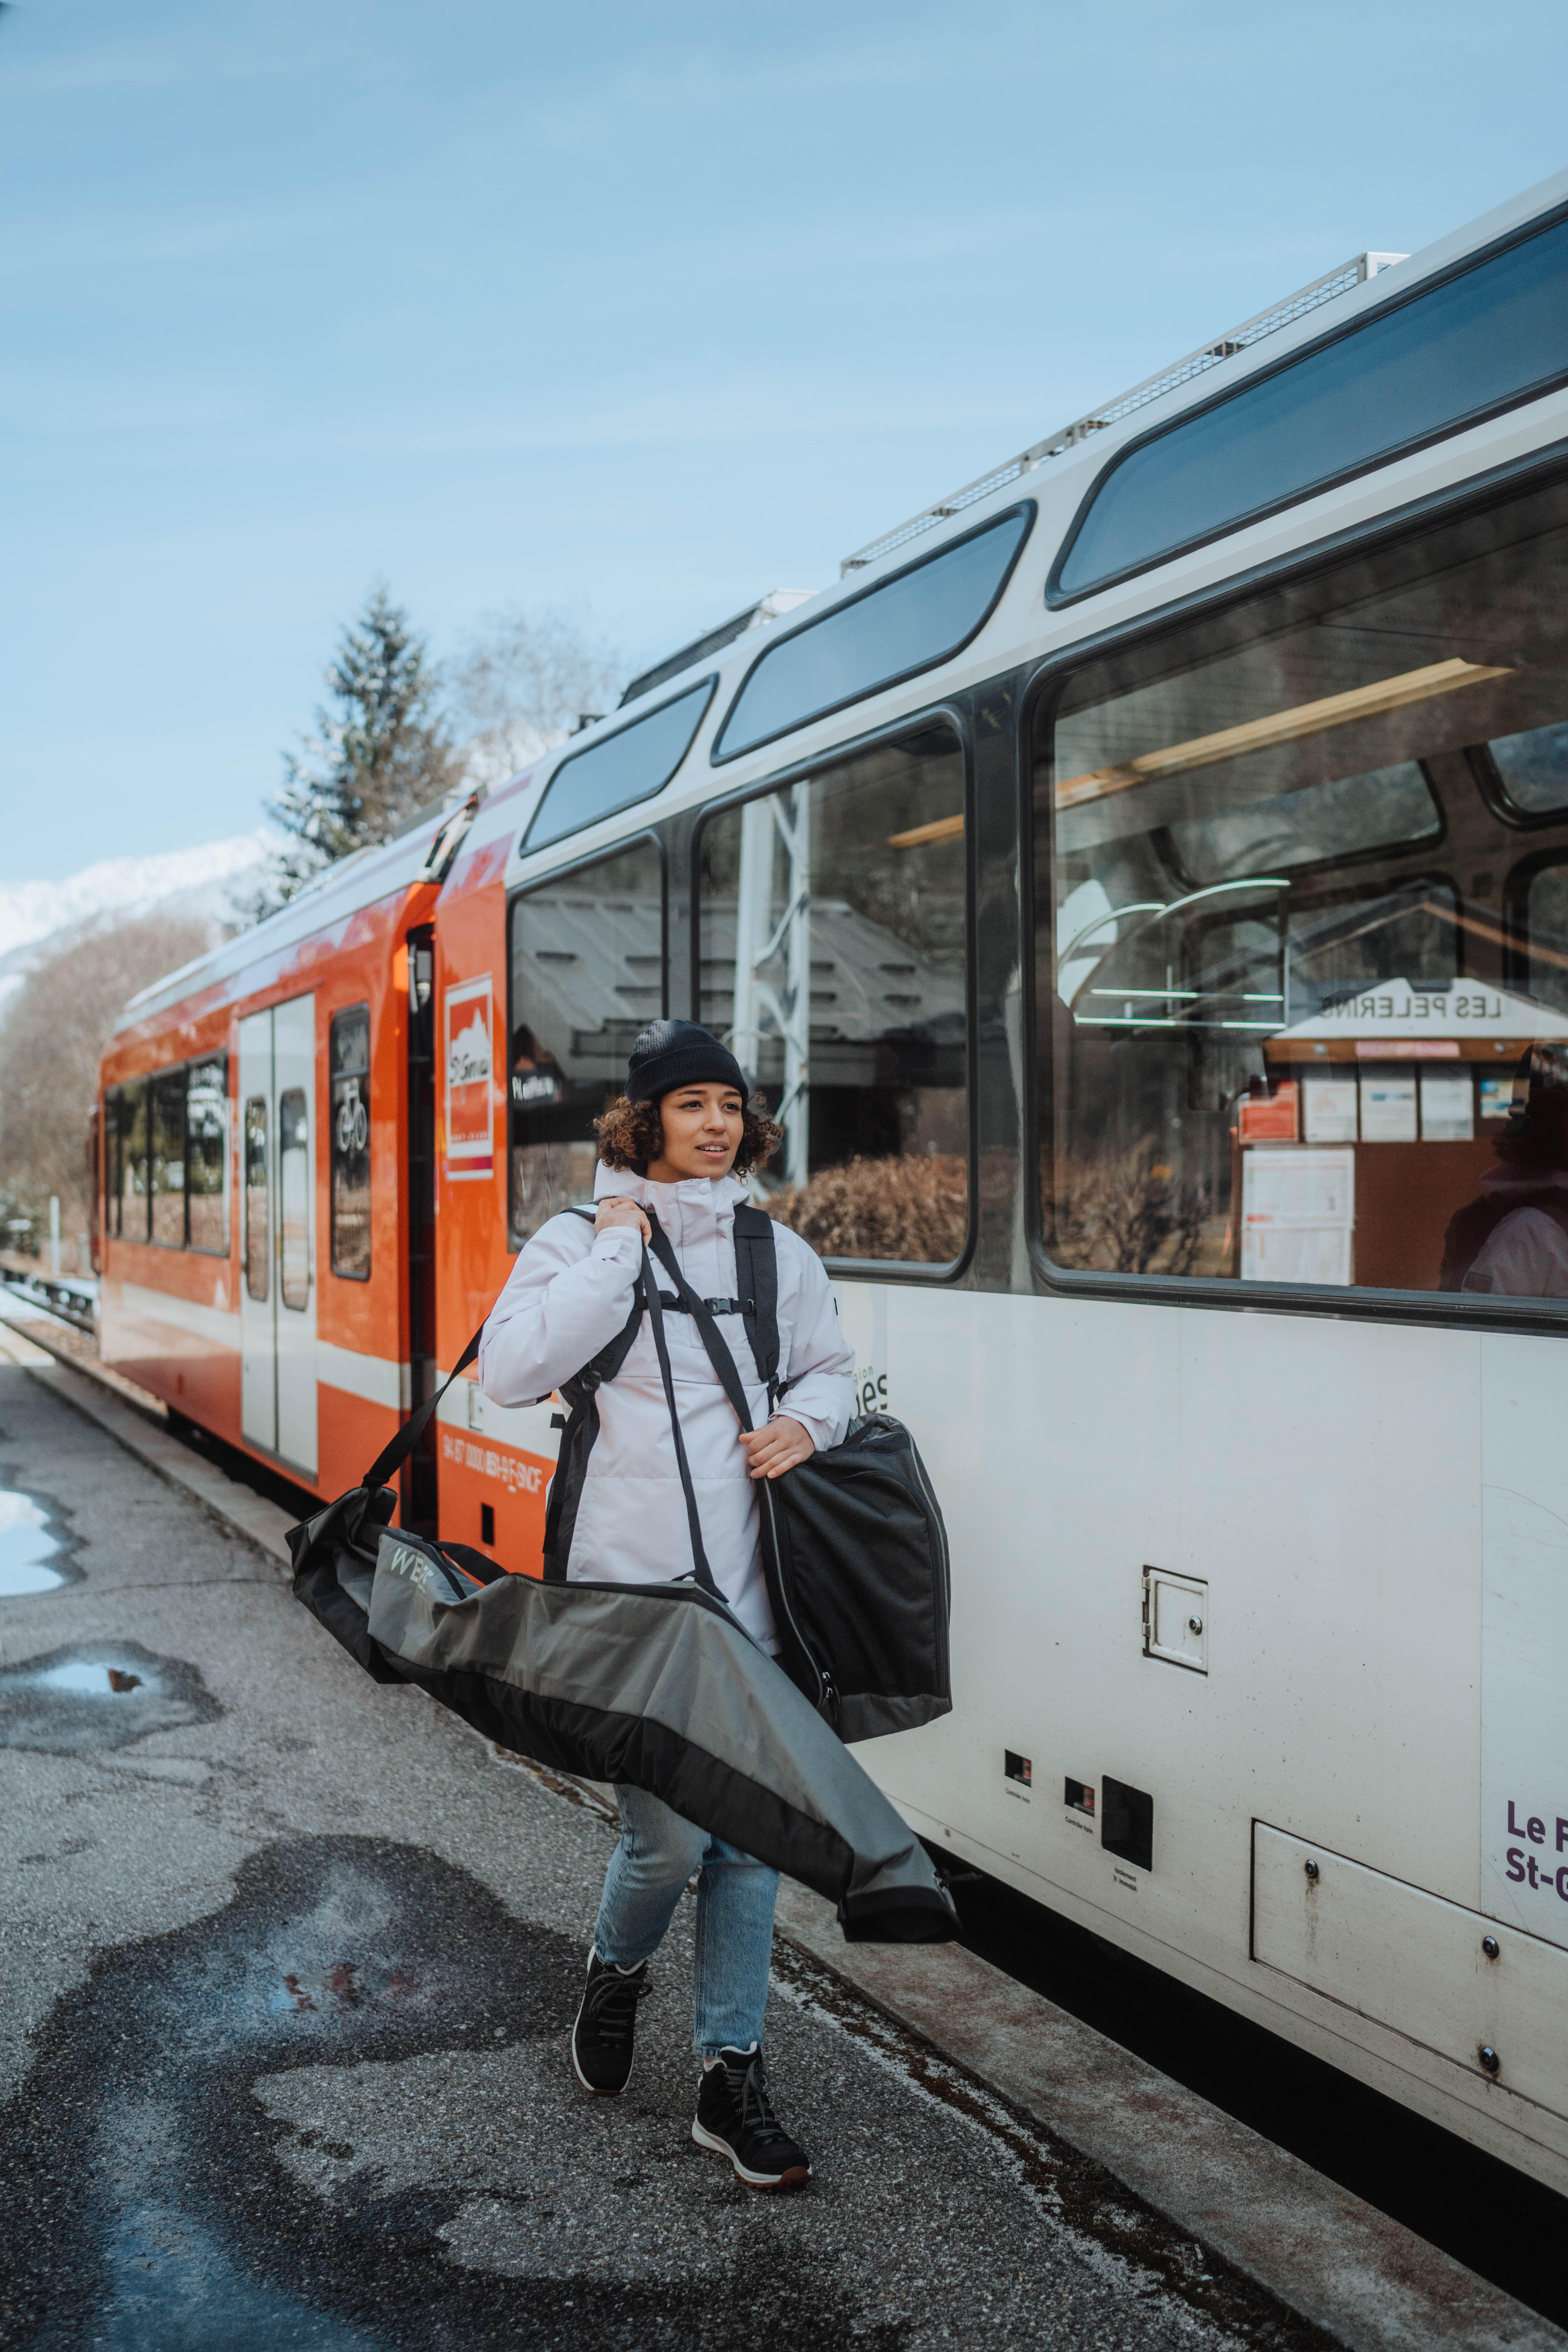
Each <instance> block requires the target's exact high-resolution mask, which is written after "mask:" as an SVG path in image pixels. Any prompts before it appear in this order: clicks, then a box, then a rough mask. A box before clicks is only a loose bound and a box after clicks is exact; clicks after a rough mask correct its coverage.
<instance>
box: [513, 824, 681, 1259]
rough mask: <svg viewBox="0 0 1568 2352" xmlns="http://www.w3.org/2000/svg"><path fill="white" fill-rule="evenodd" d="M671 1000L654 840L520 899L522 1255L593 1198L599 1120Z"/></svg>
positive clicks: (518, 1212)
mask: <svg viewBox="0 0 1568 2352" xmlns="http://www.w3.org/2000/svg"><path fill="white" fill-rule="evenodd" d="M667 1010H668V1007H667V1005H666V1003H665V935H664V861H663V858H662V856H661V855H660V852H659V847H658V843H657V842H656V841H652V840H649V839H647V838H646V837H645V838H644V839H642V840H640V841H634V842H632V843H630V844H629V845H627V846H626V848H624V849H618V850H616V852H615V853H614V854H613V856H609V857H600V858H596V859H595V861H594V863H593V864H592V865H589V866H576V867H574V869H573V870H572V872H570V873H568V874H563V875H559V876H557V877H555V878H554V879H553V880H552V881H550V882H544V883H541V884H540V885H539V886H538V887H537V888H535V889H532V890H525V891H523V892H522V893H521V895H520V896H519V897H518V898H514V899H513V900H512V902H511V1042H510V1053H509V1055H508V1072H507V1097H508V1106H509V1108H508V1117H509V1120H510V1186H509V1192H510V1219H511V1231H512V1238H513V1246H514V1247H516V1248H519V1249H521V1246H522V1244H523V1243H524V1242H525V1241H526V1240H527V1239H528V1236H529V1235H530V1234H533V1233H537V1232H538V1230H539V1228H540V1226H541V1225H542V1223H544V1221H545V1219H546V1218H547V1217H552V1216H555V1215H556V1214H557V1213H559V1212H560V1211H561V1210H563V1209H565V1208H569V1207H570V1206H571V1205H572V1203H573V1202H574V1201H587V1200H591V1199H592V1198H593V1193H594V1171H595V1167H596V1166H597V1164H598V1159H599V1149H598V1144H597V1142H596V1141H595V1135H594V1121H595V1118H597V1117H598V1115H599V1113H600V1112H601V1111H602V1110H603V1109H604V1108H605V1104H606V1103H607V1102H609V1101H612V1100H613V1099H614V1097H616V1095H617V1094H619V1093H620V1091H621V1088H622V1086H623V1085H624V1083H625V1080H626V1056H627V1055H628V1054H629V1053H630V1052H631V1049H632V1045H633V1043H634V1042H635V1040H636V1037H637V1032H638V1030H639V1029H642V1028H643V1027H645V1026H646V1024H647V1023H648V1022H649V1021H657V1020H658V1018H659V1016H660V1015H661V1014H662V1013H665V1012H666V1011H667Z"/></svg>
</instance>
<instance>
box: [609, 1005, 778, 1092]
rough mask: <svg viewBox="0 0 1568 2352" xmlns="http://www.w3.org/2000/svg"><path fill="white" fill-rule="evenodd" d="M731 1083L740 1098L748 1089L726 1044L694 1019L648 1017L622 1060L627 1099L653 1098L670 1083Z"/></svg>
mask: <svg viewBox="0 0 1568 2352" xmlns="http://www.w3.org/2000/svg"><path fill="white" fill-rule="evenodd" d="M710 1080H711V1082H712V1083H713V1084H714V1085H715V1086H720V1087H734V1089H735V1091H736V1093H737V1094H738V1095H739V1096H740V1097H741V1099H742V1102H743V1101H744V1100H745V1098H746V1097H747V1095H748V1094H749V1092H750V1091H751V1089H750V1088H749V1087H748V1086H747V1084H746V1077H745V1073H744V1071H743V1070H742V1067H741V1065H740V1064H739V1062H737V1061H736V1059H735V1056H734V1055H733V1054H731V1051H730V1048H729V1047H728V1045H721V1044H720V1043H719V1040H718V1038H717V1037H715V1035H714V1034H713V1032H712V1031H711V1029H701V1028H699V1026H698V1024H697V1023H696V1022H695V1021H650V1022H649V1023H648V1024H647V1028H646V1029H645V1030H644V1031H643V1033H642V1035H641V1036H640V1037H639V1038H638V1039H637V1044H636V1045H634V1046H633V1047H632V1052H631V1059H630V1061H629V1062H628V1063H627V1064H626V1096H627V1099H628V1100H629V1101H631V1102H635V1103H641V1102H657V1101H658V1098H659V1097H660V1095H667V1094H668V1092H669V1090H670V1088H671V1087H692V1086H701V1085H703V1084H705V1083H706V1082H708V1081H710Z"/></svg>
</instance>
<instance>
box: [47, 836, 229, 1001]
mask: <svg viewBox="0 0 1568 2352" xmlns="http://www.w3.org/2000/svg"><path fill="white" fill-rule="evenodd" d="M275 845H276V835H273V834H271V833H270V832H268V829H267V828H266V826H264V825H258V827H257V829H256V831H255V832H254V833H241V834H237V835H234V836H233V838H232V839H230V840H228V841H209V842H206V843H204V844H203V845H202V846H201V847H200V848H198V849H171V850H167V851H165V852H164V853H163V855H162V856H155V857H103V858H100V859H99V860H98V861H97V863H96V864H94V865H92V866H83V867H82V869H81V872H80V873H79V874H71V875H68V876H67V877H66V878H65V880H64V881H63V882H0V971H5V970H13V971H14V970H15V969H16V965H17V963H18V962H19V961H31V959H30V958H25V959H24V958H20V957H18V955H17V953H16V951H17V950H24V949H27V948H36V947H38V946H40V945H41V944H42V943H43V941H45V940H47V939H50V938H51V937H52V936H53V935H54V934H55V933H56V932H58V931H66V930H74V929H77V927H78V926H79V924H82V923H87V922H91V921H92V920H94V919H95V918H97V917H100V916H103V915H116V916H122V917H128V916H133V915H148V914H151V913H152V912H153V909H154V908H157V909H160V910H162V909H164V908H167V909H168V910H170V911H171V912H178V913H181V914H185V913H189V914H194V915H205V916H207V917H208V918H209V919H210V920H211V921H212V923H213V924H214V925H215V926H217V925H220V924H226V923H230V922H233V921H235V920H236V919H237V916H238V905H239V902H242V901H243V899H244V897H245V894H246V891H247V887H251V886H253V885H254V884H255V882H256V881H257V880H258V878H259V868H260V867H261V866H262V864H263V863H264V861H265V859H266V857H267V855H268V851H269V850H270V849H271V848H273V847H274V846H275Z"/></svg>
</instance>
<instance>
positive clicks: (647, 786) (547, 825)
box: [523, 677, 714, 849]
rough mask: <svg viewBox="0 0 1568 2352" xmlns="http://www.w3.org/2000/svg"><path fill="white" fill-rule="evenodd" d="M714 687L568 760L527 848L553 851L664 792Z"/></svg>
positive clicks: (697, 690)
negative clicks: (559, 843) (588, 826)
mask: <svg viewBox="0 0 1568 2352" xmlns="http://www.w3.org/2000/svg"><path fill="white" fill-rule="evenodd" d="M713 687H714V680H713V679H712V678H710V677H709V678H704V679H703V681H702V684H701V685H700V686H694V687H693V688H691V690H690V692H689V693H688V694H679V695H677V697H676V698H675V700H674V701H673V702H666V703H664V704H662V705H661V706H660V708H659V709H658V710H651V711H649V713H648V715H647V718H646V719H635V720H634V721H633V723H632V724H631V726H629V727H623V728H621V729H620V730H619V731H618V732H617V733H616V734H614V735H606V736H605V739H604V740H603V741H602V742H598V743H594V744H591V745H590V746H589V748H588V750H587V751H578V752H576V753H574V755H573V757H572V758H571V759H569V760H564V761H563V762H562V764H561V766H560V767H559V768H557V769H556V771H555V773H554V775H553V776H552V778H551V780H550V782H549V783H547V784H546V786H545V787H544V797H543V799H542V801H541V802H540V803H539V806H538V808H537V809H536V810H535V811H534V816H533V823H532V824H531V825H530V826H529V828H528V833H527V836H526V838H525V839H524V841H523V847H524V849H548V848H549V846H550V844H551V843H552V841H561V840H563V839H564V838H565V836H566V835H568V834H569V833H581V831H582V830H583V827H584V825H585V824H597V823H598V821H599V819H600V818H601V817H603V816H614V814H615V813H616V810H617V809H624V808H630V807H631V806H632V804H633V803H634V802H637V801H646V800H648V799H650V798H651V797H652V795H653V794H654V793H658V792H662V791H663V790H664V787H665V785H666V784H668V782H669V780H670V778H671V777H672V776H673V775H674V773H675V772H676V770H677V768H679V765H680V763H681V761H682V760H684V759H685V757H686V755H687V753H688V751H690V749H691V742H692V738H693V737H694V736H695V734H696V732H697V730H698V729H699V727H700V726H701V724H702V714H703V712H704V711H705V710H706V709H707V708H708V705H709V702H710V699H711V698H712V694H713Z"/></svg>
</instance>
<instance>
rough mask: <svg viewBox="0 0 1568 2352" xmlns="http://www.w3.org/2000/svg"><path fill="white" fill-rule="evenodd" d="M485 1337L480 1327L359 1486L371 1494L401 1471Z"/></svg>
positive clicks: (384, 1449) (379, 1456) (476, 1353)
mask: <svg viewBox="0 0 1568 2352" xmlns="http://www.w3.org/2000/svg"><path fill="white" fill-rule="evenodd" d="M488 1322H489V1316H488V1315H487V1316H486V1317H485V1323H488ZM484 1333H485V1324H484V1323H481V1324H480V1325H479V1329H478V1330H477V1331H476V1332H475V1333H474V1336H473V1338H472V1339H470V1340H469V1341H468V1346H467V1347H466V1348H465V1349H464V1350H463V1352H462V1354H461V1355H460V1356H459V1357H458V1360H457V1362H456V1363H455V1364H454V1365H453V1367H452V1369H451V1370H450V1371H449V1372H448V1373H447V1377H446V1379H445V1380H444V1381H442V1383H441V1385H440V1387H439V1388H438V1389H437V1391H436V1393H435V1395H434V1396H432V1397H426V1400H425V1402H424V1403H423V1404H422V1405H421V1406H420V1408H419V1410H418V1412H416V1413H411V1414H410V1415H409V1417H408V1419H407V1420H406V1421H405V1423H404V1424H403V1426H402V1428H401V1429H400V1430H399V1431H398V1433H397V1434H396V1436H395V1438H393V1439H392V1440H391V1441H390V1443H389V1444H385V1445H384V1446H383V1447H382V1450H381V1452H380V1453H379V1454H377V1455H376V1457H375V1460H374V1462H373V1463H372V1464H371V1465H370V1468H369V1469H368V1470H367V1471H366V1472H365V1474H364V1476H363V1478H362V1479H361V1481H360V1484H361V1486H368V1487H369V1488H370V1490H371V1492H372V1493H373V1494H374V1492H375V1489H376V1488H377V1487H378V1486H385V1484H386V1482H387V1480H388V1479H389V1478H390V1477H391V1475H392V1474H393V1472H394V1471H395V1470H397V1469H401V1467H402V1465H403V1464H404V1463H405V1462H406V1461H407V1459H408V1457H409V1455H410V1454H412V1453H413V1451H414V1449H415V1447H416V1445H417V1444H418V1443H419V1441H420V1439H421V1438H422V1437H423V1436H424V1434H425V1432H426V1429H428V1427H429V1426H430V1420H431V1416H432V1414H433V1413H434V1412H435V1410H436V1408H437V1405H438V1404H439V1403H440V1402H441V1399H442V1398H443V1397H444V1396H445V1395H446V1393H447V1390H448V1389H449V1388H450V1387H451V1385H452V1382H453V1381H455V1380H456V1379H457V1377H458V1373H459V1372H466V1371H467V1370H468V1366H469V1365H470V1364H471V1363H472V1362H473V1361H474V1360H475V1359H476V1357H477V1356H478V1355H479V1341H480V1340H481V1339H483V1338H484Z"/></svg>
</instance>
